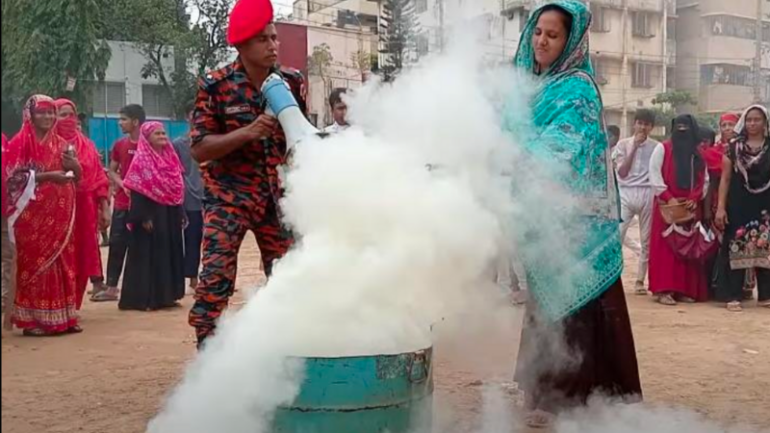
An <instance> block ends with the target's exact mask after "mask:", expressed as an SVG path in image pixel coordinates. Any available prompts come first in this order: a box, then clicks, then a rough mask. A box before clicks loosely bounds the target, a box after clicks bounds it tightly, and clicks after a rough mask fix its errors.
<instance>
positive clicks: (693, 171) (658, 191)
mask: <svg viewBox="0 0 770 433" xmlns="http://www.w3.org/2000/svg"><path fill="white" fill-rule="evenodd" d="M700 144H701V139H700V130H699V129H698V123H697V122H696V121H695V118H694V117H692V116H689V115H685V116H679V117H677V118H676V119H675V120H674V131H673V134H672V137H671V139H670V140H668V141H666V142H664V143H662V144H659V145H658V147H657V148H656V149H655V151H654V152H653V155H652V160H651V161H650V182H651V183H652V188H653V192H654V193H655V196H656V198H655V204H654V209H653V215H652V236H651V238H650V291H651V292H652V293H653V294H655V295H656V296H657V299H658V302H659V303H661V304H663V305H676V304H677V302H684V303H693V302H703V301H706V300H708V278H707V277H706V272H705V265H704V263H702V262H698V261H687V260H684V259H683V258H681V257H679V256H678V255H676V254H675V253H674V249H673V248H672V247H671V246H669V244H668V243H667V241H666V239H665V238H664V232H665V231H666V230H667V229H668V228H669V224H667V223H666V221H665V220H664V218H663V214H662V213H661V205H662V204H668V205H674V204H680V203H686V205H687V208H688V209H689V210H690V211H691V212H693V213H694V214H695V218H694V220H693V221H691V223H695V222H696V221H699V220H701V219H702V217H703V205H702V202H703V199H704V198H705V195H706V192H707V191H708V183H709V179H708V171H707V166H706V163H705V161H704V158H703V156H702V155H701V152H700Z"/></svg>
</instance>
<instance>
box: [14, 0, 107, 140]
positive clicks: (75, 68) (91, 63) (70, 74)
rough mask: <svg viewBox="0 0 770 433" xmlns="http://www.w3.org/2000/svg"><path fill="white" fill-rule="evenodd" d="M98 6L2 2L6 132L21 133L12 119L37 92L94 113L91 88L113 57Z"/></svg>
mask: <svg viewBox="0 0 770 433" xmlns="http://www.w3.org/2000/svg"><path fill="white" fill-rule="evenodd" d="M99 6H100V0H68V1H65V0H35V1H28V0H3V2H2V38H3V39H2V40H3V43H2V101H3V130H7V131H9V132H14V131H15V130H16V129H17V128H18V123H17V121H18V119H14V116H17V114H16V113H18V112H20V110H21V106H22V104H23V102H24V101H25V100H26V99H27V98H28V97H29V96H30V95H32V94H35V93H42V94H47V95H50V96H52V97H67V98H69V99H72V100H73V101H74V102H75V103H77V104H78V106H79V107H80V109H81V110H82V111H83V112H88V111H90V100H91V95H92V92H93V86H94V84H95V83H96V82H97V81H98V80H103V79H104V74H105V71H106V70H107V65H108V63H109V60H110V56H111V52H110V49H109V46H108V45H107V43H106V42H105V41H104V40H103V39H102V36H103V34H104V30H105V28H104V25H103V21H102V15H101V14H100V10H99ZM72 84H74V86H72ZM7 111H11V112H13V113H9V114H12V115H11V116H6V112H7Z"/></svg>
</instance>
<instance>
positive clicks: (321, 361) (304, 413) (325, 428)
mask: <svg viewBox="0 0 770 433" xmlns="http://www.w3.org/2000/svg"><path fill="white" fill-rule="evenodd" d="M432 360H433V350H432V349H427V350H421V351H419V352H413V353H404V354H400V355H379V356H362V357H354V358H307V359H305V360H304V361H305V369H306V375H305V381H304V382H303V384H302V387H301V390H300V394H299V396H298V397H297V399H296V400H295V401H294V403H293V404H292V405H291V406H290V407H282V408H279V409H278V411H277V412H276V416H275V420H274V424H273V433H411V432H429V431H430V424H431V419H432V406H433V368H432V365H433V364H432Z"/></svg>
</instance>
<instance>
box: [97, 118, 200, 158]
mask: <svg viewBox="0 0 770 433" xmlns="http://www.w3.org/2000/svg"><path fill="white" fill-rule="evenodd" d="M163 124H164V125H166V131H167V132H168V135H169V137H171V139H172V140H173V139H176V138H178V137H181V136H183V135H186V134H188V133H189V131H190V126H189V125H188V124H187V122H185V121H178V120H164V121H163ZM88 135H89V137H90V138H91V140H93V142H94V144H96V149H97V150H98V151H99V153H101V154H102V156H103V157H104V158H105V161H104V163H105V165H106V164H107V158H108V155H109V153H110V150H111V149H112V145H113V144H115V142H116V141H118V140H119V139H120V138H121V137H123V133H122V132H120V126H119V125H118V119H117V118H113V117H106V118H105V117H92V118H90V119H88Z"/></svg>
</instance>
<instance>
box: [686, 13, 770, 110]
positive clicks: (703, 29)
mask: <svg viewBox="0 0 770 433" xmlns="http://www.w3.org/2000/svg"><path fill="white" fill-rule="evenodd" d="M677 14H678V15H679V18H678V25H677V29H676V31H677V42H678V43H677V45H678V46H677V50H678V53H679V55H678V58H677V62H678V67H677V73H676V85H677V88H678V89H683V90H688V91H690V92H691V93H692V94H693V95H695V96H697V98H698V103H699V107H698V109H699V111H701V112H708V113H715V114H716V113H722V112H725V111H737V110H741V109H743V108H745V107H746V106H748V105H750V104H751V103H753V102H763V103H764V104H766V105H770V1H768V0H730V1H726V0H679V4H678V8H677Z"/></svg>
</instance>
